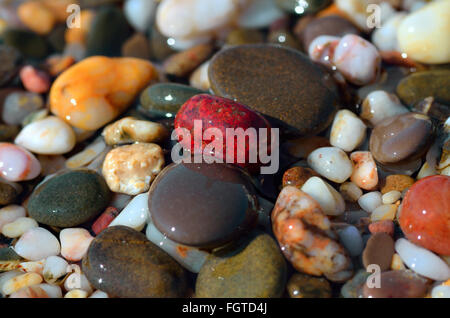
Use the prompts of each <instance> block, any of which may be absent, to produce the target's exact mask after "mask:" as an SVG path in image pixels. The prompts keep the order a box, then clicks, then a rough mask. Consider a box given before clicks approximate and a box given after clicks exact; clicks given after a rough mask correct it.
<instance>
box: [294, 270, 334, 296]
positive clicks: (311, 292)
mask: <svg viewBox="0 0 450 318" xmlns="http://www.w3.org/2000/svg"><path fill="white" fill-rule="evenodd" d="M287 290H288V293H289V297H291V298H331V286H330V283H329V282H328V281H327V280H326V279H325V278H321V277H320V278H319V277H312V276H309V275H304V274H299V273H295V274H293V275H292V276H291V278H289V281H288V283H287Z"/></svg>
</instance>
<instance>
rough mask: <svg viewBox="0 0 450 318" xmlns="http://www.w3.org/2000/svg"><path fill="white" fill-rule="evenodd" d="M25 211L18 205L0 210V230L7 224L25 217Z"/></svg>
mask: <svg viewBox="0 0 450 318" xmlns="http://www.w3.org/2000/svg"><path fill="white" fill-rule="evenodd" d="M26 213H27V212H26V210H25V209H24V208H23V207H22V206H20V205H15V204H12V205H8V206H5V207H3V208H1V209H0V230H3V227H4V226H5V225H7V224H9V223H12V222H14V221H15V220H17V219H19V218H22V217H25V216H26Z"/></svg>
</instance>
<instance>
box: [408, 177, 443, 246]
mask: <svg viewBox="0 0 450 318" xmlns="http://www.w3.org/2000/svg"><path fill="white" fill-rule="evenodd" d="M449 198H450V177H448V176H439V175H435V176H430V177H426V178H423V179H421V180H419V181H417V182H416V183H414V185H413V186H412V187H411V188H409V190H408V192H407V193H406V196H405V198H404V199H403V202H402V209H401V213H400V217H399V223H400V227H401V229H402V231H403V233H405V235H406V237H407V238H408V239H409V240H410V241H411V242H413V243H415V244H417V245H420V246H422V247H425V248H426V249H429V250H431V251H434V252H436V253H438V254H442V255H450V206H449V204H448V200H449Z"/></svg>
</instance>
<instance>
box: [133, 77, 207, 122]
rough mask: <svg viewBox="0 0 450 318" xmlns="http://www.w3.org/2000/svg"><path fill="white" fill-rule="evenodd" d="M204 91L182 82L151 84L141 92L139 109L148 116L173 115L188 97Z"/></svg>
mask: <svg viewBox="0 0 450 318" xmlns="http://www.w3.org/2000/svg"><path fill="white" fill-rule="evenodd" d="M204 93H205V92H204V91H201V90H199V89H196V88H193V87H191V86H187V85H182V84H173V83H159V84H155V85H151V86H149V87H147V88H146V89H145V90H144V91H143V92H142V94H141V107H142V108H141V109H142V111H143V112H145V113H146V114H148V115H149V116H150V117H173V116H175V115H176V113H177V112H178V110H179V109H180V107H181V106H182V105H183V104H184V103H185V102H186V101H187V100H188V99H189V98H191V97H192V96H195V95H198V94H204Z"/></svg>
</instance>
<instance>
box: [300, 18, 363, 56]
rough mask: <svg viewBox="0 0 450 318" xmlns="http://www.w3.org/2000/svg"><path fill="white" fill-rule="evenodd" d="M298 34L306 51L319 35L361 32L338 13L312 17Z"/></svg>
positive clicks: (341, 34)
mask: <svg viewBox="0 0 450 318" xmlns="http://www.w3.org/2000/svg"><path fill="white" fill-rule="evenodd" d="M302 20H303V18H302V19H299V22H298V23H297V25H299V23H300V21H302ZM296 34H297V36H298V38H299V40H300V41H301V42H302V44H303V48H304V50H305V51H306V50H307V49H308V48H309V46H310V44H311V42H312V41H313V40H314V39H315V38H317V37H318V36H321V35H330V36H336V37H342V36H344V35H346V34H359V31H358V29H357V28H356V27H355V26H354V25H353V24H352V23H351V22H349V21H348V20H346V19H344V18H342V17H340V16H337V15H331V16H326V17H321V18H315V19H312V21H311V22H309V23H308V24H306V26H305V27H304V28H302V29H301V30H299V31H298V32H296Z"/></svg>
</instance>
